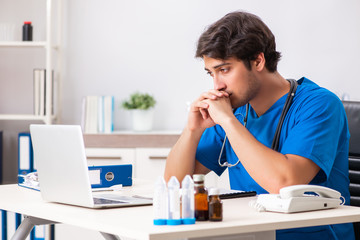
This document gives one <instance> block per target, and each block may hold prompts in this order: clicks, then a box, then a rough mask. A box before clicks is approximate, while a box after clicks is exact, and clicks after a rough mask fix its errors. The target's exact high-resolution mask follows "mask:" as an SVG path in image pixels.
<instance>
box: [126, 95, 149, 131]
mask: <svg viewBox="0 0 360 240" xmlns="http://www.w3.org/2000/svg"><path fill="white" fill-rule="evenodd" d="M155 104H156V101H155V98H154V97H153V96H151V95H149V94H147V93H140V92H135V93H133V94H131V95H130V98H129V99H127V100H125V101H123V103H122V106H123V108H125V109H127V110H130V111H131V115H132V121H133V130H134V131H150V130H151V129H152V124H153V116H154V106H155Z"/></svg>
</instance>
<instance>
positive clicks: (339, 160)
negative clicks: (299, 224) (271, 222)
mask: <svg viewBox="0 0 360 240" xmlns="http://www.w3.org/2000/svg"><path fill="white" fill-rule="evenodd" d="M298 84H299V85H298V88H297V91H296V93H295V97H294V99H293V102H292V105H291V107H290V108H289V111H288V113H287V115H286V117H285V120H284V123H283V126H282V130H281V134H280V139H279V152H280V153H282V154H295V155H299V156H303V157H306V158H308V159H310V160H312V161H313V162H314V163H316V164H317V165H318V166H319V167H320V169H321V170H320V171H319V173H318V174H317V175H316V176H315V178H314V179H313V180H312V181H311V182H310V184H315V185H321V186H326V187H329V188H332V189H335V190H337V191H339V192H340V193H341V195H342V196H343V197H344V198H345V204H349V203H350V193H349V178H348V150H349V138H350V134H349V130H348V125H347V119H346V114H345V110H344V107H343V104H342V102H341V101H340V100H339V98H338V97H337V96H336V95H335V94H333V93H331V92H330V91H328V90H326V89H324V88H321V87H319V86H318V85H316V84H315V83H314V82H312V81H310V80H309V79H307V78H301V79H300V80H298ZM286 98H287V94H285V95H284V96H283V97H281V98H280V99H279V100H278V101H277V102H275V103H274V104H273V105H272V106H271V107H270V108H269V109H268V110H267V111H266V112H265V113H264V114H263V115H261V116H260V117H258V116H257V114H256V113H255V111H254V110H253V108H252V107H251V106H250V108H249V114H248V120H247V125H246V128H247V129H248V131H249V132H250V133H251V134H252V135H253V136H254V137H255V138H256V139H257V140H258V141H259V142H261V143H262V144H264V145H265V146H267V147H269V148H271V144H272V140H273V138H274V135H275V131H276V127H277V124H278V122H279V118H280V115H281V111H282V108H283V106H284V104H285V101H286ZM234 114H235V116H236V118H237V119H238V120H239V121H240V122H241V123H242V124H244V118H245V114H246V107H245V106H242V107H239V108H238V109H236V110H235V112H234ZM224 137H225V132H224V130H223V129H222V127H221V126H219V125H216V126H214V127H212V128H208V129H206V130H205V132H204V133H203V135H202V137H201V139H200V142H199V145H198V147H197V151H196V159H197V160H198V161H199V162H201V163H202V164H203V165H204V166H206V167H207V168H209V169H210V170H212V171H214V172H215V173H216V174H217V175H221V174H222V173H223V171H224V170H225V167H221V166H219V164H218V158H219V153H220V150H221V146H222V143H223V140H224ZM224 161H227V162H229V163H232V164H234V163H236V162H237V161H238V158H237V156H236V154H235V152H234V150H233V149H232V147H231V145H230V143H229V141H228V140H227V141H226V145H225V148H224V151H223V153H222V156H221V162H224ZM269 161H270V159H269ZM229 178H230V186H231V188H232V189H237V190H244V191H256V192H257V193H258V194H262V193H268V192H267V191H266V190H264V189H263V188H262V187H261V186H260V185H259V184H257V183H256V182H255V181H254V179H253V178H252V177H251V176H250V175H249V174H248V172H247V171H246V169H245V168H244V167H243V165H242V164H241V162H240V163H239V164H238V165H237V166H235V167H231V168H229ZM239 214H241V213H239ZM319 236H321V237H319ZM327 236H328V237H327ZM305 237H306V239H307V240H310V239H341V240H345V239H354V232H353V227H352V224H337V225H329V226H320V227H309V228H298V229H288V230H280V231H277V239H289V238H291V239H292V240H295V239H304V238H305Z"/></svg>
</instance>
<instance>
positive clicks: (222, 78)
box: [204, 56, 260, 108]
mask: <svg viewBox="0 0 360 240" xmlns="http://www.w3.org/2000/svg"><path fill="white" fill-rule="evenodd" d="M204 63H205V70H206V71H207V72H208V74H210V76H211V77H212V78H213V81H214V89H216V90H219V91H225V92H227V93H229V95H230V101H231V106H232V107H233V108H237V107H240V106H243V105H245V104H246V103H248V102H249V101H250V100H251V99H252V98H254V97H255V96H256V94H257V92H258V91H259V89H260V82H259V80H258V79H257V78H256V77H255V75H254V73H253V72H252V71H250V70H248V69H247V68H246V67H245V65H244V63H243V62H242V61H240V60H237V59H236V58H230V59H227V60H221V59H214V58H209V57H206V56H204Z"/></svg>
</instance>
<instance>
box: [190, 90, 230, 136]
mask: <svg viewBox="0 0 360 240" xmlns="http://www.w3.org/2000/svg"><path fill="white" fill-rule="evenodd" d="M228 97H229V94H228V93H227V92H224V91H217V90H210V91H208V92H205V93H203V94H201V95H200V97H199V98H198V99H197V100H196V101H195V102H193V103H192V104H191V107H190V112H189V118H188V128H189V129H190V130H192V131H193V130H201V131H204V130H205V129H206V128H209V127H212V126H214V125H215V123H216V122H215V121H214V120H213V119H212V117H211V114H209V111H208V108H209V106H210V105H209V104H210V103H211V101H216V100H218V99H228ZM230 111H231V106H230Z"/></svg>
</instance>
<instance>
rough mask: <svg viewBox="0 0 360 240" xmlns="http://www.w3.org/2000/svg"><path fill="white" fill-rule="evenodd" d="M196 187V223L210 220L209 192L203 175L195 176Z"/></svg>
mask: <svg viewBox="0 0 360 240" xmlns="http://www.w3.org/2000/svg"><path fill="white" fill-rule="evenodd" d="M193 179H194V187H195V218H196V221H206V220H209V202H208V191H207V189H206V188H205V185H204V179H205V176H204V175H203V174H195V175H193Z"/></svg>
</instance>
